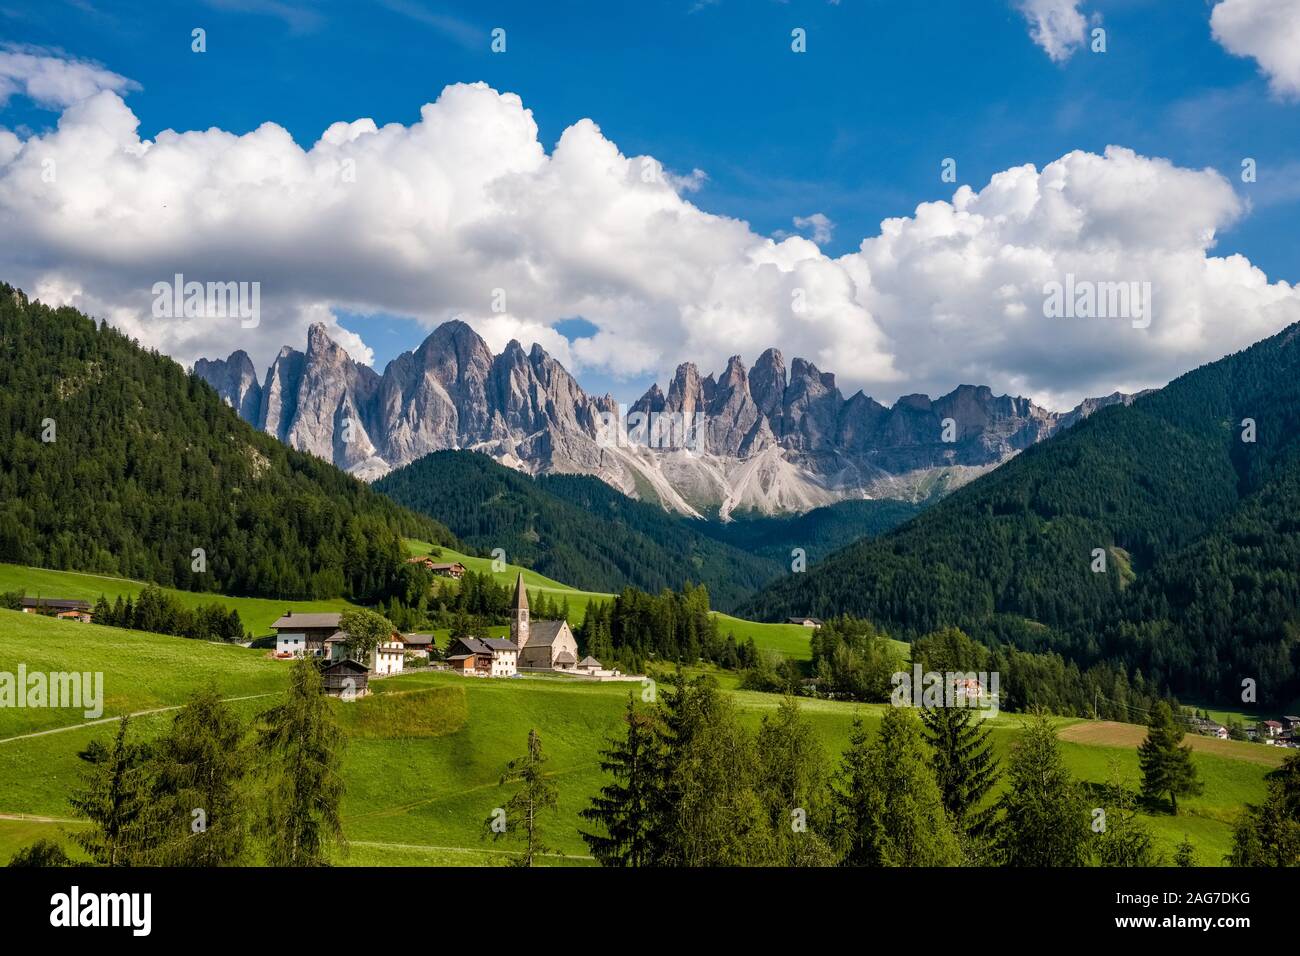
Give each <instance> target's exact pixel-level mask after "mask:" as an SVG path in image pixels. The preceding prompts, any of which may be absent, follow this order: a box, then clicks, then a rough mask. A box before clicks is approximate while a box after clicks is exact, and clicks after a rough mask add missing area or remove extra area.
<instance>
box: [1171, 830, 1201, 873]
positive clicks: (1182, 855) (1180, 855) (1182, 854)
mask: <svg viewBox="0 0 1300 956" xmlns="http://www.w3.org/2000/svg"><path fill="white" fill-rule="evenodd" d="M1174 865H1175V866H1181V867H1189V866H1196V847H1194V846H1192V841H1191V840H1190V839H1189V838H1188V836H1187V834H1186V833H1184V834H1183V842H1182V843H1180V844H1178V849H1176V850H1175V851H1174Z"/></svg>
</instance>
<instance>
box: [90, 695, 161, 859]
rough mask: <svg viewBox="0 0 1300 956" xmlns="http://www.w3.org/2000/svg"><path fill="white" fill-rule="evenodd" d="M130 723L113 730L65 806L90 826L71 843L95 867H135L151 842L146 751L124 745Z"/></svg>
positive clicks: (127, 721)
mask: <svg viewBox="0 0 1300 956" xmlns="http://www.w3.org/2000/svg"><path fill="white" fill-rule="evenodd" d="M129 724H130V719H129V718H127V717H123V718H122V719H121V721H119V722H118V725H117V736H116V737H115V738H114V739H113V746H112V747H110V748H107V750H105V751H102V752H100V753H101V758H100V759H99V760H97V761H95V762H93V763H91V769H90V770H89V771H87V772H86V774H85V776H84V777H83V786H82V789H80V790H79V791H77V792H76V793H74V794H73V795H72V796H71V797H70V798H69V802H70V803H71V804H72V808H73V809H74V810H75V811H76V812H77V815H78V816H82V817H85V818H86V819H87V820H89V821H90V823H91V826H90V827H88V828H86V829H84V830H78V831H76V832H75V833H74V834H73V835H72V838H73V839H74V840H75V841H76V842H77V843H78V845H80V846H81V848H82V849H84V850H85V851H86V852H87V853H88V854H89V855H90V859H91V860H92V861H93V862H94V863H97V864H99V865H100V866H134V865H137V864H139V863H140V862H141V861H142V860H143V859H144V858H145V857H146V855H147V854H148V852H149V849H150V846H151V845H152V843H153V842H155V837H154V834H153V832H152V831H151V827H150V825H149V824H150V819H149V817H150V812H149V811H150V805H151V804H150V799H149V793H150V777H149V774H150V769H151V768H150V764H149V749H148V748H147V747H145V746H143V745H141V744H136V743H131V742H130V741H128V740H127V728H128V726H129Z"/></svg>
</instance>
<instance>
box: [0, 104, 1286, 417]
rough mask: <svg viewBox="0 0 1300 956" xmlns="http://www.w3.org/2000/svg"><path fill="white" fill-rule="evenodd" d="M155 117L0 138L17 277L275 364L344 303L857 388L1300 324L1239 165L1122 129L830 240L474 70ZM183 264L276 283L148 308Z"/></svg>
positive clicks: (1131, 366) (592, 349)
mask: <svg viewBox="0 0 1300 956" xmlns="http://www.w3.org/2000/svg"><path fill="white" fill-rule="evenodd" d="M137 127H138V121H137V119H136V117H135V115H134V114H133V113H132V111H131V110H130V109H129V108H128V107H127V105H126V103H124V102H123V100H122V99H121V97H120V96H119V95H117V94H116V93H114V92H112V91H108V90H103V91H100V92H98V93H95V94H94V95H92V96H90V97H89V98H87V99H84V100H82V101H80V102H77V103H75V104H74V105H72V106H69V107H68V108H67V109H65V110H64V111H63V113H62V115H61V117H60V119H59V123H58V126H57V128H56V129H53V130H51V131H49V132H44V133H38V134H32V135H30V136H28V137H26V138H21V139H20V138H18V137H17V136H14V135H13V134H8V138H7V139H5V138H0V232H3V233H4V234H5V235H10V236H20V237H21V241H20V242H9V243H4V244H0V277H3V278H5V279H7V280H8V281H10V282H13V283H15V284H17V285H20V286H22V287H24V288H25V289H27V290H28V292H29V293H31V294H33V295H35V296H38V297H40V298H41V299H43V300H45V301H48V302H54V303H68V304H72V305H75V306H77V307H79V308H82V309H83V310H86V311H88V312H90V313H91V314H94V315H97V316H101V317H103V318H106V319H108V320H109V321H110V322H112V323H113V324H114V325H116V326H118V327H119V328H121V329H123V330H124V331H126V332H128V333H129V334H131V335H133V336H136V337H137V338H139V339H140V340H141V341H142V342H144V343H145V344H148V345H151V346H154V347H157V348H159V349H160V350H162V351H164V352H167V353H168V354H171V355H173V356H174V357H176V358H177V359H178V360H180V361H183V362H186V363H188V362H192V361H193V360H194V359H196V358H198V357H200V356H224V355H227V354H228V353H230V352H231V351H233V350H234V349H236V348H242V349H245V350H246V351H248V352H249V353H250V355H252V357H253V359H254V361H255V362H256V363H257V364H258V366H259V367H260V368H265V366H266V364H267V363H269V361H270V359H271V358H272V357H273V356H274V354H275V352H276V351H277V350H278V349H279V348H280V346H281V345H284V344H292V345H294V346H296V347H299V348H301V347H302V346H303V343H304V342H305V339H306V329H307V327H308V325H309V324H311V323H312V322H315V321H324V322H325V323H326V324H327V325H328V326H330V327H331V328H332V329H333V330H334V331H335V334H336V335H337V336H338V337H339V340H340V342H341V343H342V344H344V345H345V346H346V347H347V348H348V349H349V350H350V351H352V352H353V354H354V355H355V356H356V357H358V358H360V359H363V360H364V359H368V357H369V350H368V349H367V347H366V345H365V344H364V343H363V342H362V341H361V340H360V339H359V338H358V337H356V336H353V335H351V334H347V333H343V332H342V331H341V330H340V329H339V328H338V325H337V322H336V321H335V320H334V318H333V317H334V315H336V314H337V313H339V312H340V311H343V310H348V311H351V312H359V313H363V314H371V313H388V314H393V315H398V316H407V317H409V318H410V319H411V320H412V321H413V322H415V323H418V324H419V326H422V327H424V328H431V327H432V326H433V325H435V324H437V323H439V322H442V321H445V320H447V319H449V318H453V317H460V318H463V319H464V320H465V321H468V322H469V323H470V324H472V325H474V326H475V328H477V329H478V330H479V331H480V333H481V334H483V335H484V337H485V338H486V339H487V340H488V341H489V343H490V344H491V345H492V346H493V347H494V348H496V349H500V348H501V347H503V346H504V344H505V343H506V342H507V341H508V340H509V339H510V338H511V337H515V338H519V339H520V340H521V341H522V342H523V343H524V345H525V346H526V347H527V346H529V345H531V343H532V342H534V341H537V342H540V343H541V344H542V345H543V347H545V348H546V349H547V350H548V351H551V352H552V353H553V354H554V355H555V356H556V357H557V358H558V359H560V360H561V361H563V362H565V363H566V364H570V366H571V368H573V369H574V370H575V371H577V372H578V373H581V372H582V371H583V370H598V371H601V372H603V373H605V374H610V375H614V376H618V375H626V376H639V375H645V374H648V373H653V374H657V375H660V376H662V375H665V374H666V373H668V372H670V371H671V369H672V368H673V366H675V365H676V363H677V362H679V361H686V360H690V361H695V362H696V363H698V364H699V365H700V366H701V367H702V368H705V369H719V370H720V369H721V368H722V366H723V364H724V363H725V361H726V358H727V357H728V356H730V355H733V354H736V353H739V354H741V355H742V357H744V358H745V359H746V360H747V361H748V362H752V361H753V360H754V359H755V358H756V357H757V355H758V354H759V352H761V351H762V350H763V349H765V348H767V347H769V346H777V347H779V348H781V349H782V351H783V352H784V353H785V355H786V356H787V359H789V358H790V357H793V356H795V355H798V356H802V357H805V358H807V359H809V360H811V361H813V362H815V363H816V364H817V365H818V366H820V367H821V368H822V369H823V370H824V371H834V372H836V373H837V375H838V380H839V383H840V385H841V387H842V388H844V389H845V391H846V393H847V392H848V391H851V390H852V389H855V388H858V387H862V388H864V389H866V390H867V391H868V393H869V394H872V395H874V396H875V397H876V398H878V399H881V400H885V401H888V400H891V399H892V398H894V397H896V396H897V395H899V394H901V393H905V392H909V391H925V392H929V393H930V394H938V393H940V392H944V391H947V390H949V389H951V388H952V387H954V386H955V385H957V384H959V383H962V382H967V383H977V384H989V385H991V386H992V387H993V388H994V389H995V390H997V391H1009V392H1013V393H1019V394H1026V395H1030V396H1032V397H1034V398H1036V399H1038V400H1040V401H1044V402H1047V403H1049V404H1052V405H1055V406H1057V407H1060V406H1063V405H1067V404H1070V403H1072V402H1074V401H1077V400H1078V398H1079V397H1081V396H1083V395H1089V394H1098V393H1106V392H1109V391H1111V390H1113V389H1115V388H1125V389H1136V388H1141V387H1144V386H1151V385H1160V384H1163V383H1164V382H1166V381H1167V380H1169V379H1170V378H1172V377H1173V376H1175V375H1177V374H1179V373H1181V372H1183V371H1185V370H1187V369H1188V368H1190V367H1193V366H1195V365H1198V364H1200V363H1203V362H1205V361H1209V360H1212V359H1215V358H1218V357H1220V356H1221V355H1223V354H1225V353H1227V352H1229V351H1232V350H1234V349H1237V348H1240V347H1242V346H1244V345H1247V344H1249V343H1250V342H1252V341H1255V340H1256V339H1258V338H1261V337H1263V336H1264V335H1267V334H1269V333H1270V332H1273V331H1276V330H1277V329H1280V328H1282V327H1283V326H1284V325H1286V324H1288V323H1290V322H1294V321H1297V320H1300V295H1298V294H1297V292H1296V290H1295V289H1293V288H1292V287H1291V286H1289V285H1288V284H1286V283H1285V282H1280V281H1270V280H1269V278H1268V277H1267V276H1265V275H1264V274H1263V273H1262V272H1261V271H1260V270H1259V269H1258V268H1256V267H1255V266H1253V265H1252V264H1251V263H1250V262H1249V261H1247V260H1246V259H1244V258H1242V257H1241V256H1237V255H1227V256H1218V255H1215V254H1214V248H1215V243H1216V237H1217V236H1218V235H1219V234H1220V233H1221V232H1222V231H1223V230H1224V229H1225V228H1226V227H1228V226H1230V225H1231V224H1232V223H1233V222H1235V221H1236V220H1237V219H1238V218H1239V217H1240V216H1241V215H1243V214H1244V212H1245V210H1244V208H1243V204H1242V202H1241V200H1240V199H1239V198H1238V197H1237V196H1236V194H1235V193H1234V192H1233V189H1232V187H1231V185H1230V184H1229V182H1228V181H1227V180H1226V179H1225V178H1224V177H1222V176H1220V175H1219V174H1218V173H1216V172H1214V171H1212V170H1191V169H1183V168H1179V167H1177V166H1175V165H1174V164H1172V163H1170V162H1168V161H1166V160H1164V159H1159V158H1151V157H1144V156H1140V155H1137V154H1136V153H1134V152H1132V151H1130V150H1127V149H1122V148H1116V147H1112V148H1110V149H1107V150H1106V152H1105V153H1104V155H1097V154H1093V153H1086V152H1073V153H1070V154H1068V155H1065V156H1062V157H1061V158H1060V159H1058V160H1056V161H1054V162H1052V163H1049V164H1048V165H1047V166H1045V167H1044V168H1043V169H1041V170H1039V169H1036V168H1035V167H1033V166H1021V167H1016V168H1013V169H1008V170H1006V171H1004V172H1001V173H998V174H997V175H995V176H994V177H993V178H992V180H991V181H990V182H989V183H987V184H985V185H984V186H983V187H982V188H979V189H975V188H971V187H970V186H962V187H961V188H959V189H958V190H957V191H956V193H955V194H954V195H953V196H952V197H951V199H950V200H941V201H935V202H927V203H924V204H922V205H920V206H918V207H917V208H916V209H915V210H914V211H913V212H912V214H911V215H905V216H900V217H899V218H894V219H888V220H886V221H884V222H883V223H881V226H880V230H879V233H878V234H877V235H874V236H870V237H867V238H866V239H864V240H863V241H862V243H861V245H860V248H858V249H857V250H855V251H853V252H851V253H848V254H846V255H843V256H840V257H838V258H831V257H828V256H827V255H825V254H823V253H822V252H821V250H820V249H819V248H818V245H817V244H816V243H815V242H813V241H811V240H810V239H808V238H804V237H802V236H785V237H781V238H779V239H774V238H772V237H769V236H764V235H761V234H759V233H756V232H755V231H754V230H753V229H752V228H751V227H750V226H749V225H748V224H747V223H745V222H743V221H740V220H737V219H733V218H729V217H725V216H718V215H714V214H711V213H709V212H707V211H705V210H704V209H702V208H700V207H699V206H697V205H695V204H694V203H693V202H691V201H690V200H688V199H687V198H686V196H685V192H686V188H687V187H685V186H684V185H682V184H681V183H680V180H677V181H676V182H675V179H674V177H673V176H672V175H668V174H665V175H662V176H660V175H649V176H647V175H644V171H645V170H646V169H647V168H649V166H654V165H656V164H657V163H658V161H657V160H654V159H653V158H649V157H640V156H626V155H624V154H623V153H621V152H620V151H619V149H618V147H617V146H616V145H615V144H614V143H613V142H611V141H610V140H609V139H608V138H607V137H605V136H604V135H603V134H602V132H601V130H600V128H599V127H598V126H597V125H596V124H595V123H594V122H593V121H591V120H589V119H584V120H579V121H578V122H576V123H574V124H573V125H571V126H570V127H569V128H568V129H566V130H565V131H564V133H563V134H562V135H561V137H560V139H559V141H558V143H556V144H555V145H554V147H553V148H552V149H551V150H550V151H549V152H548V151H547V149H546V148H545V147H544V146H543V144H542V143H541V142H539V140H538V137H537V126H536V123H535V122H534V121H533V117H532V114H531V113H530V112H529V110H527V109H526V108H525V106H524V104H523V102H522V101H521V100H520V98H519V97H518V96H516V95H514V94H511V93H499V92H497V91H495V90H493V89H491V88H489V87H488V86H486V85H484V84H481V83H478V84H460V85H454V86H449V87H447V88H446V89H445V90H443V92H442V94H441V95H440V96H439V97H438V99H437V101H436V102H434V103H430V104H426V105H425V106H424V107H422V108H421V110H420V116H419V119H418V121H416V122H414V123H413V124H411V125H409V126H405V125H401V124H396V123H393V124H389V125H386V126H382V127H381V126H378V125H376V124H375V123H374V122H373V121H371V120H368V119H360V120H355V121H350V122H338V123H335V124H333V125H332V126H330V127H329V128H328V129H327V130H325V132H324V133H323V134H322V135H321V137H320V139H319V140H318V141H317V142H315V143H314V144H312V145H310V146H309V147H306V148H304V147H303V146H300V145H299V144H297V143H295V142H294V140H293V139H292V137H290V135H289V134H288V133H287V132H286V131H285V130H284V129H283V128H282V127H280V126H278V125H276V124H274V123H266V124H264V125H262V126H260V127H258V128H257V129H255V130H253V131H251V132H248V133H245V134H242V135H236V134H234V133H229V132H225V131H222V130H220V129H208V130H203V131H190V132H176V131H172V130H165V131H163V132H161V133H159V134H158V135H157V136H155V137H153V138H152V139H141V138H140V136H139V133H138V128H137ZM51 170H52V171H53V172H54V175H53V176H50V175H49V172H50V171H51ZM823 220H824V221H823ZM819 224H820V226H821V228H824V229H829V228H830V222H829V220H828V219H825V217H824V216H823V217H822V220H818V219H816V217H815V216H809V217H807V221H806V225H805V226H804V228H808V229H810V230H811V231H812V233H813V236H814V238H817V231H818V228H819ZM177 273H181V274H183V276H184V278H185V280H186V281H199V282H205V281H212V282H239V281H256V282H259V283H260V289H261V322H260V324H259V325H258V326H257V327H256V328H243V327H242V326H241V323H240V322H239V321H238V320H237V319H234V318H231V319H222V318H204V319H199V318H193V319H162V318H155V317H154V316H153V314H152V310H151V305H152V301H153V296H152V293H151V289H152V287H153V284H154V283H156V282H159V281H169V280H171V279H172V276H173V275H175V274H177ZM1069 274H1073V275H1074V276H1076V277H1077V278H1078V279H1081V280H1083V281H1091V282H1106V281H1138V282H1150V283H1151V287H1152V293H1153V294H1152V299H1153V306H1154V309H1153V312H1154V316H1153V319H1152V321H1151V324H1150V326H1149V327H1148V328H1133V327H1132V325H1131V324H1130V323H1128V322H1125V321H1122V320H1115V319H1091V320H1089V319H1048V318H1045V317H1044V313H1043V289H1044V286H1045V284H1046V283H1049V282H1053V281H1064V279H1065V277H1066V276H1067V275H1069ZM574 317H582V318H584V319H586V320H587V321H588V322H590V323H591V324H592V325H593V326H594V327H595V328H596V330H597V331H596V332H595V333H594V334H592V335H587V336H583V337H582V338H580V339H577V340H575V341H574V342H573V343H572V344H570V343H569V342H567V341H566V340H565V338H564V337H563V336H562V335H560V333H559V332H557V331H556V328H555V327H556V325H557V324H558V323H560V322H562V321H564V320H566V319H571V318H574ZM419 332H420V330H419V329H418V328H416V329H413V334H412V337H411V345H412V347H414V345H415V344H416V343H417V341H418V338H419Z"/></svg>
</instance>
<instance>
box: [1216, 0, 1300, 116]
mask: <svg viewBox="0 0 1300 956" xmlns="http://www.w3.org/2000/svg"><path fill="white" fill-rule="evenodd" d="M1210 30H1211V32H1212V33H1213V35H1214V39H1215V40H1217V41H1218V42H1219V45H1220V46H1222V47H1223V48H1224V49H1225V50H1227V51H1228V52H1229V53H1234V54H1236V55H1237V56H1248V57H1252V58H1254V60H1255V62H1257V63H1258V64H1259V68H1260V70H1261V71H1262V72H1263V73H1264V74H1265V75H1266V76H1267V77H1268V81H1269V87H1270V88H1271V89H1272V91H1273V93H1274V95H1276V96H1278V97H1280V98H1283V99H1300V0H1222V2H1221V3H1219V5H1218V6H1216V7H1215V8H1214V12H1213V13H1211V14H1210Z"/></svg>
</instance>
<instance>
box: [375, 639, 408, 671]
mask: <svg viewBox="0 0 1300 956" xmlns="http://www.w3.org/2000/svg"><path fill="white" fill-rule="evenodd" d="M405 658H406V645H405V644H403V643H402V642H401V641H399V640H397V639H396V638H394V639H393V640H390V641H388V642H386V643H384V644H380V645H378V646H377V647H376V648H375V652H374V654H373V655H371V662H370V673H372V674H374V675H375V676H376V677H387V676H388V675H389V674H400V673H402V664H403V662H404V660H405Z"/></svg>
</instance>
